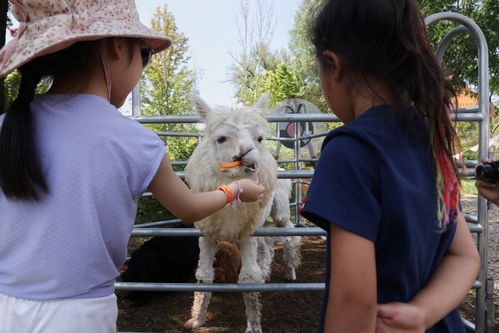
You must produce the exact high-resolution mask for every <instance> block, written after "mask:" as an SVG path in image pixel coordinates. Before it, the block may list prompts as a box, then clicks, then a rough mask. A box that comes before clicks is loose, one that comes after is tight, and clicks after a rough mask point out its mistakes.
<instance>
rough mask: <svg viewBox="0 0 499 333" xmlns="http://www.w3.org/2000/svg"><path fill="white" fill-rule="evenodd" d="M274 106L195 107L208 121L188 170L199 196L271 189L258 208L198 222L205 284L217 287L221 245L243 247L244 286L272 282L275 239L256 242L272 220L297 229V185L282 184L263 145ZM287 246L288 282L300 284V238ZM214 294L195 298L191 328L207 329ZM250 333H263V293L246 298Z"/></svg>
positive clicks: (245, 206) (238, 207)
mask: <svg viewBox="0 0 499 333" xmlns="http://www.w3.org/2000/svg"><path fill="white" fill-rule="evenodd" d="M267 103H268V95H266V96H264V97H263V98H262V99H261V100H260V101H259V102H257V103H256V105H255V106H254V107H243V108H235V109H230V108H225V107H217V108H216V109H214V110H212V109H211V108H210V107H209V106H208V105H207V104H206V103H205V102H204V101H203V100H202V99H201V98H200V97H199V96H194V106H195V108H196V110H197V111H198V113H199V114H200V115H201V116H202V117H203V118H204V123H205V133H204V137H203V140H202V141H201V142H200V144H199V145H198V146H197V148H196V149H195V151H194V152H193V154H192V156H191V157H190V159H189V162H188V164H187V167H186V169H185V178H186V180H187V182H188V183H189V185H190V187H191V189H192V190H193V191H194V192H202V191H212V190H214V189H216V188H217V187H218V186H219V185H220V184H227V183H230V182H233V181H235V180H237V179H241V178H249V179H253V180H255V181H258V182H260V183H261V184H262V185H263V186H264V187H265V194H264V198H263V199H262V200H260V201H258V202H253V203H241V204H232V205H228V206H226V207H225V208H224V209H222V210H220V211H218V212H217V213H215V214H213V215H211V216H209V217H207V218H205V219H203V220H201V221H198V222H196V224H195V225H196V227H197V228H199V229H200V230H201V231H202V232H203V235H204V237H200V238H199V248H200V254H199V265H198V269H197V272H196V278H197V280H198V282H201V283H212V282H213V274H214V273H213V260H214V257H215V252H216V249H217V245H216V244H217V243H216V241H217V240H224V241H230V242H237V243H238V244H239V247H240V251H241V259H242V267H241V272H240V274H239V278H238V283H264V282H265V281H267V280H268V279H269V278H270V270H271V268H270V267H271V263H272V258H273V255H274V250H273V244H274V239H273V238H272V237H250V236H251V235H252V234H253V233H254V232H255V229H256V228H257V227H261V226H263V224H264V222H265V220H266V219H267V217H268V216H269V215H271V216H272V218H273V219H274V221H275V223H276V224H277V225H278V226H280V227H288V228H291V227H293V224H292V223H291V222H290V220H289V214H290V213H289V195H290V191H291V182H290V181H289V180H284V179H280V180H277V163H276V161H275V160H274V158H273V157H272V155H271V154H270V152H269V151H268V150H267V148H266V146H265V144H264V143H263V142H262V140H263V138H264V137H265V135H266V130H267V121H266V119H265V118H264V116H263V109H264V108H265V106H266V104H267ZM239 160H240V161H241V162H242V163H241V165H240V166H237V167H234V168H230V169H224V168H221V167H220V163H228V162H233V161H239ZM278 240H280V241H282V242H283V243H284V254H285V255H284V259H285V261H286V276H285V278H287V279H289V280H294V279H296V273H295V269H296V268H297V267H298V265H299V264H300V252H299V251H300V250H299V248H300V241H301V239H300V237H280V238H279V239H278ZM210 299H211V293H208V292H196V293H194V304H193V306H192V314H191V319H190V320H189V321H187V322H186V324H185V325H186V326H187V327H189V328H196V327H200V326H202V325H203V324H204V320H205V315H206V311H207V309H208V305H209V303H210ZM244 303H245V306H246V318H247V328H246V333H261V332H262V328H261V324H260V321H261V304H260V300H259V293H254V292H253V293H245V294H244Z"/></svg>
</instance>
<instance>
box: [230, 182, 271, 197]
mask: <svg viewBox="0 0 499 333" xmlns="http://www.w3.org/2000/svg"><path fill="white" fill-rule="evenodd" d="M239 185H240V186H241V189H242V190H243V192H242V193H241V194H240V195H239V199H241V201H243V202H251V201H256V200H259V199H262V198H263V194H264V192H265V188H264V187H263V186H262V185H260V184H259V183H257V182H255V181H253V180H250V179H241V180H239ZM230 188H231V190H232V193H233V194H234V195H237V191H238V189H237V184H236V183H232V184H231V186H230Z"/></svg>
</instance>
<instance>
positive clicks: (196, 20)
mask: <svg viewBox="0 0 499 333" xmlns="http://www.w3.org/2000/svg"><path fill="white" fill-rule="evenodd" d="M257 2H258V1H257V0H249V3H250V10H252V11H253V12H254V11H255V10H256V8H255V6H256V4H257ZM264 2H265V3H268V4H271V3H272V0H264ZM300 2H301V0H274V10H273V13H274V29H273V30H274V33H273V36H272V39H271V42H270V45H271V48H272V50H279V49H281V48H287V47H288V42H289V31H290V30H291V29H292V27H293V23H294V17H295V13H296V11H297V10H298V7H299V5H300ZM165 3H166V4H167V6H168V10H169V11H170V12H171V13H172V14H173V16H174V17H175V20H176V24H177V29H178V31H180V32H183V33H184V34H185V35H186V37H187V38H189V42H188V45H189V53H188V54H189V55H190V56H191V61H190V62H191V68H193V69H195V70H196V71H197V72H199V73H200V78H199V81H198V90H199V92H200V94H201V96H202V98H203V99H204V100H205V101H206V102H208V104H210V105H216V104H219V105H234V104H236V102H235V100H234V99H233V95H234V92H235V89H234V87H233V86H232V85H231V84H230V83H229V82H227V78H228V69H229V67H230V65H231V64H232V63H233V60H232V58H231V56H230V53H231V52H232V54H237V53H238V52H239V49H240V44H239V33H238V28H237V19H238V18H240V0H168V1H166V0H136V4H137V9H138V11H139V15H140V19H141V21H142V23H144V24H145V25H147V26H150V21H151V18H152V16H153V14H154V12H155V11H156V8H158V7H162V6H163V5H164V4H165Z"/></svg>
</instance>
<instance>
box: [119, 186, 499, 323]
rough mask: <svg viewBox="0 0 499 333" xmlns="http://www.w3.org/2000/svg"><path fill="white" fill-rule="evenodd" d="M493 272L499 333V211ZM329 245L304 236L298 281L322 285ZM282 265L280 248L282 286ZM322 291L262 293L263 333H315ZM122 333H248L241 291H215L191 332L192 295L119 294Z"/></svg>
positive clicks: (275, 278)
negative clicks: (140, 299) (143, 299)
mask: <svg viewBox="0 0 499 333" xmlns="http://www.w3.org/2000/svg"><path fill="white" fill-rule="evenodd" d="M475 206H476V197H472V196H469V197H466V198H464V199H463V209H464V212H465V213H470V214H475V211H476V209H475ZM489 215H490V221H491V224H490V234H489V235H490V239H491V241H490V242H489V257H490V260H489V262H490V272H491V273H490V274H492V275H493V276H494V278H495V281H496V285H495V286H496V287H495V302H496V316H495V317H496V326H495V329H496V330H497V331H498V332H499V320H498V319H499V313H497V312H498V311H497V310H499V290H498V281H499V276H498V275H499V256H498V250H499V249H498V246H497V245H498V243H499V208H497V207H495V208H493V209H492V210H491V211H489ZM325 248H326V246H325V241H324V240H323V239H321V238H320V237H304V238H303V243H302V265H301V267H300V268H299V270H298V271H297V281H296V282H297V283H300V282H302V283H305V282H309V283H313V282H324V267H325V266H324V252H325ZM283 276H284V265H283V260H282V248H281V247H277V248H276V256H275V259H274V264H273V268H272V276H271V283H272V282H273V283H283V282H286V281H284V280H283ZM322 294H323V293H322V292H295V293H284V292H275V293H262V294H261V295H262V296H261V298H262V305H263V308H262V328H263V331H264V332H265V333H295V332H296V333H313V332H316V331H317V325H318V321H319V313H320V306H321V302H322V296H323V295H322ZM117 295H118V306H119V317H118V331H121V332H168V333H179V332H193V333H222V332H230V333H235V332H244V330H245V328H246V319H245V312H244V303H243V300H242V294H240V293H214V294H213V298H212V301H211V304H210V307H209V309H208V314H207V318H206V323H205V326H204V327H203V328H199V329H194V330H189V329H186V328H184V327H183V324H184V322H186V321H187V320H188V319H189V318H190V307H191V305H192V299H193V293H155V294H154V296H153V297H152V298H151V300H150V301H149V302H148V303H147V304H146V305H144V306H141V307H134V306H133V304H132V303H133V302H132V301H131V300H130V299H128V298H127V297H126V293H125V292H119V291H118V292H117ZM473 295H474V292H473V291H470V294H469V296H468V297H467V299H466V300H465V302H464V303H463V305H462V306H461V312H462V315H463V316H464V317H465V318H467V319H469V320H470V321H472V322H474V297H473Z"/></svg>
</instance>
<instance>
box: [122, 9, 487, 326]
mask: <svg viewBox="0 0 499 333" xmlns="http://www.w3.org/2000/svg"><path fill="white" fill-rule="evenodd" d="M441 20H451V21H455V22H458V23H459V24H462V25H461V26H459V27H458V28H456V29H454V30H452V31H450V32H449V33H448V34H447V35H446V36H445V38H444V39H443V40H442V42H441V44H440V45H439V47H438V49H437V57H438V58H439V59H440V60H441V59H442V58H443V55H444V53H445V50H446V48H447V46H448V45H449V43H450V41H451V39H452V38H453V37H455V36H456V35H458V34H460V33H470V34H471V35H472V36H473V37H474V39H475V40H476V43H477V48H478V56H479V87H478V89H479V105H478V106H476V107H471V108H464V109H458V110H455V111H453V112H452V117H453V119H456V120H457V121H472V122H478V123H479V127H480V135H479V157H480V159H482V158H484V157H487V153H488V137H489V133H488V131H489V109H488V105H489V103H488V94H489V87H488V49H487V42H486V40H485V37H484V35H483V33H482V31H481V30H480V28H479V27H478V26H477V25H476V24H475V23H474V22H473V21H472V20H470V19H469V18H467V17H465V16H463V15H460V14H457V13H450V12H447V13H438V14H435V15H432V16H429V17H428V18H426V20H425V22H426V24H427V25H428V24H432V23H435V22H438V21H441ZM132 103H133V104H132V105H133V107H132V110H133V117H134V118H135V119H136V120H137V121H138V122H140V123H142V124H187V123H198V122H200V121H201V118H200V117H199V116H194V115H184V116H141V115H140V96H139V94H138V89H135V90H134V93H133V102H132ZM266 118H267V120H268V121H269V122H270V123H283V122H284V123H295V124H299V123H300V122H305V123H318V122H338V121H339V120H338V118H337V117H336V116H334V115H332V114H310V113H308V114H307V113H294V112H291V113H286V114H270V115H267V116H266ZM278 127H279V126H277V128H278ZM298 128H299V126H294V131H295V133H294V137H292V138H281V137H279V133H278V130H277V132H276V136H275V137H270V138H268V139H271V140H275V141H292V142H293V143H294V158H293V159H290V160H289V159H288V160H280V161H278V162H282V163H293V164H294V166H295V170H292V171H279V172H278V177H279V178H289V179H295V181H294V194H295V195H294V200H293V202H291V203H290V208H291V209H293V210H294V214H295V223H296V225H297V226H299V227H300V228H259V229H257V230H256V232H255V234H254V236H294V235H300V236H326V233H325V232H324V231H323V230H322V229H319V228H313V227H306V225H305V224H303V223H302V222H301V219H300V215H299V214H298V206H299V203H300V201H301V189H300V186H301V185H302V184H304V183H305V184H307V182H306V181H304V179H307V178H311V177H312V176H313V171H312V170H300V165H301V163H303V162H315V161H316V159H313V158H310V159H303V158H301V149H302V147H301V145H300V142H301V141H302V140H304V139H311V138H316V137H320V136H325V135H326V133H325V132H324V133H317V134H313V135H310V134H307V133H304V134H303V133H302V134H300V133H299V130H298ZM158 134H159V135H161V136H185V137H198V138H199V136H200V135H199V134H197V133H176V132H161V133H158ZM173 163H174V164H176V165H183V164H185V161H175V162H173ZM465 164H466V166H467V167H468V168H467V171H466V174H465V175H468V176H470V175H474V172H475V169H474V167H475V166H476V165H477V161H465ZM177 174H178V176H179V177H181V178H183V177H184V173H183V172H177ZM145 195H146V196H148V195H149V196H150V195H151V194H150V193H146V194H145ZM477 205H478V215H477V216H470V215H466V216H465V217H466V221H467V222H468V223H469V224H468V225H469V228H470V230H471V232H473V233H475V234H476V239H477V247H478V251H479V253H480V258H481V262H480V273H479V276H478V278H477V280H476V281H475V283H474V284H473V288H474V289H475V290H476V300H475V306H476V311H475V322H474V323H472V322H470V321H467V320H463V321H464V323H465V326H466V328H467V329H468V330H469V331H472V332H480V333H482V332H484V333H492V331H493V325H494V309H493V305H494V303H493V285H494V284H493V278H492V276H489V275H488V274H489V272H488V212H487V202H486V200H485V199H484V198H482V197H480V196H479V198H478V201H477ZM177 222H179V220H171V221H160V222H151V223H145V224H140V225H136V226H135V228H134V230H133V232H132V236H165V237H168V236H185V237H193V236H202V235H201V233H200V232H199V231H198V230H196V229H187V228H186V229H182V228H168V227H167V226H168V225H169V224H172V223H177ZM324 288H325V285H324V283H267V284H223V285H222V284H221V285H216V284H198V283H132V282H128V283H125V282H117V283H116V289H117V290H141V291H177V292H178V291H184V292H194V291H208V292H235V291H237V292H275V291H281V292H289V291H293V292H298V291H301V292H310V291H322V290H324Z"/></svg>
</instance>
